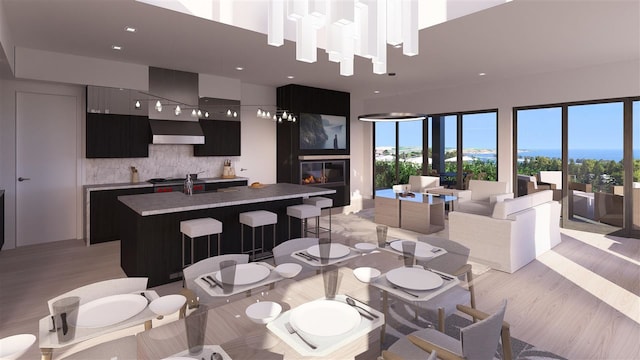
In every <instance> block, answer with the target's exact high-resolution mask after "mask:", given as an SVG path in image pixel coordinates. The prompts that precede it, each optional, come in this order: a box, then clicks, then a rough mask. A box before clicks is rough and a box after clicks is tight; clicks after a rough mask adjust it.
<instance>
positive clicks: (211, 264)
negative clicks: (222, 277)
mask: <svg viewBox="0 0 640 360" xmlns="http://www.w3.org/2000/svg"><path fill="white" fill-rule="evenodd" d="M225 260H235V261H236V264H246V263H248V262H249V254H225V255H218V256H212V257H209V258H205V259H202V260H200V261H198V262H197V263H195V264H192V265H189V266H187V267H186V268H184V269H182V286H183V289H182V290H181V291H180V294H181V295H184V297H186V298H187V301H186V303H185V304H184V305H183V306H182V308H181V309H180V311H179V313H178V316H179V317H180V318H181V319H182V318H184V317H185V316H186V314H187V308H188V309H194V308H196V307H198V305H199V297H198V294H200V290H199V287H198V285H197V284H196V283H195V280H196V279H197V278H198V276H200V275H202V274H206V273H210V272H214V271H218V270H220V263H222V262H223V261H225Z"/></svg>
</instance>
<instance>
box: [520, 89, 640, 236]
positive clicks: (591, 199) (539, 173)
mask: <svg viewBox="0 0 640 360" xmlns="http://www.w3.org/2000/svg"><path fill="white" fill-rule="evenodd" d="M637 103H638V101H637V100H636V101H634V102H631V101H630V100H629V99H620V100H610V101H590V102H581V103H567V104H557V105H553V106H549V107H545V106H541V107H527V108H516V109H514V121H515V123H514V129H515V133H514V137H515V139H514V142H515V145H516V150H514V154H515V155H516V159H517V160H516V163H515V166H514V168H515V174H514V179H515V181H516V182H517V195H518V196H522V195H524V194H526V193H527V191H539V190H543V189H549V188H550V189H553V191H554V199H555V200H558V201H561V202H562V205H563V211H562V214H563V221H562V224H563V226H564V227H568V228H575V229H580V230H585V231H593V232H600V233H614V232H615V233H618V231H619V230H621V229H622V228H623V227H625V229H627V230H624V229H622V230H623V232H620V234H622V233H628V232H629V231H631V230H632V229H637V227H636V225H635V222H636V217H637V215H635V211H634V214H633V222H631V221H628V220H630V219H631V217H629V218H628V219H627V220H625V216H628V215H629V214H631V212H630V211H631V207H632V204H635V207H638V204H637V203H638V201H640V200H632V199H631V197H630V196H627V197H626V198H625V194H630V193H634V192H632V191H630V192H627V190H625V187H626V186H631V184H629V183H628V182H631V180H633V181H634V182H635V181H636V179H638V177H640V170H636V169H638V168H640V162H639V161H635V160H634V161H633V162H632V161H630V160H629V159H627V160H625V149H626V151H629V152H628V154H632V157H633V158H634V159H636V158H638V156H639V155H638V152H639V151H640V149H638V148H639V146H638V140H637V139H636V137H637V135H635V133H636V132H637V131H638V129H637V126H638V125H636V124H637V123H638V122H639V121H640V119H638V118H639V117H640V115H639V114H638V112H639V110H638V109H637V108H638V105H637ZM625 114H626V115H625ZM632 121H633V129H634V130H633V131H634V136H633V137H632V136H625V126H628V127H629V128H631V125H632V124H631V122H632ZM632 142H633V143H632ZM630 150H631V151H630ZM625 163H626V164H628V165H626V166H628V167H626V169H629V168H633V169H634V170H633V171H634V175H633V176H631V174H629V172H628V171H625ZM631 164H633V165H631ZM636 172H638V173H639V174H638V175H635V173H636ZM627 174H628V175H627ZM626 176H629V177H627V180H626V181H627V183H625V177H626ZM532 183H533V184H532ZM527 184H528V185H529V187H528V188H527ZM534 186H536V187H537V189H534ZM639 191H640V190H639ZM634 196H636V195H635V193H634ZM639 196H640V193H639ZM625 208H627V209H628V210H626V211H625ZM625 214H626V215H625ZM638 215H640V214H638ZM625 222H626V223H627V224H629V225H628V226H627V225H625ZM638 222H640V221H638ZM632 223H633V227H632V226H631V224H632Z"/></svg>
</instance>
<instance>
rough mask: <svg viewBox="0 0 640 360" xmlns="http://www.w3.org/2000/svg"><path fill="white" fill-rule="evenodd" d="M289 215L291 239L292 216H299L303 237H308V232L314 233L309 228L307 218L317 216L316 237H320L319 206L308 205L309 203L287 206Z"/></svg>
mask: <svg viewBox="0 0 640 360" xmlns="http://www.w3.org/2000/svg"><path fill="white" fill-rule="evenodd" d="M287 216H289V219H288V220H289V239H291V218H292V217H294V218H298V219H300V221H301V222H302V232H301V234H300V236H301V237H306V236H307V233H311V234H313V233H312V232H311V231H309V228H308V226H307V219H309V218H312V217H315V218H316V227H315V229H316V232H315V237H319V229H318V227H319V226H320V208H319V207H316V206H313V205H308V204H302V205H291V206H287Z"/></svg>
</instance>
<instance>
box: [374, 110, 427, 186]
mask: <svg viewBox="0 0 640 360" xmlns="http://www.w3.org/2000/svg"><path fill="white" fill-rule="evenodd" d="M374 133H375V149H374V152H375V160H374V161H375V166H374V168H375V184H374V186H375V189H385V188H390V187H391V186H392V185H394V184H408V183H409V176H411V175H422V174H423V170H422V168H423V161H424V158H425V157H424V154H423V143H422V133H423V121H421V120H420V121H398V122H396V121H380V122H376V123H375V125H374Z"/></svg>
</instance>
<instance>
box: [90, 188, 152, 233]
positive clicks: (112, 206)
mask: <svg viewBox="0 0 640 360" xmlns="http://www.w3.org/2000/svg"><path fill="white" fill-rule="evenodd" d="M152 192H153V188H152V187H145V188H128V189H117V190H97V191H92V192H91V193H90V194H91V195H90V196H91V198H90V205H89V211H90V214H89V221H90V224H89V226H90V227H89V232H90V235H89V236H90V243H91V244H96V243H101V242H106V241H113V240H118V239H120V234H119V224H118V213H117V212H118V208H119V207H118V206H119V204H118V203H119V201H118V196H123V195H136V194H148V193H152Z"/></svg>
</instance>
